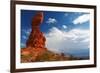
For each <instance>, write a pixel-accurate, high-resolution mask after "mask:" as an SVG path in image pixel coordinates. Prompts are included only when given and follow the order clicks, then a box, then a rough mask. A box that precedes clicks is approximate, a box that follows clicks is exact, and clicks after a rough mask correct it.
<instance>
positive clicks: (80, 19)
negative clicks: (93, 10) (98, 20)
mask: <svg viewBox="0 0 100 73" xmlns="http://www.w3.org/2000/svg"><path fill="white" fill-rule="evenodd" d="M89 19H90V15H89V14H83V15H81V16H79V17H78V18H76V19H75V20H74V21H73V23H74V24H82V23H84V22H87V21H89Z"/></svg>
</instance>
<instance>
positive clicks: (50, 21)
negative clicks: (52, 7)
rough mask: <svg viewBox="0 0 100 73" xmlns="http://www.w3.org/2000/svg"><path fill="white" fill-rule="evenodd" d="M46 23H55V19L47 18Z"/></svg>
mask: <svg viewBox="0 0 100 73" xmlns="http://www.w3.org/2000/svg"><path fill="white" fill-rule="evenodd" d="M46 23H48V24H55V23H57V20H56V19H55V18H48V20H47V21H46Z"/></svg>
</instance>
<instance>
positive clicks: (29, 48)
mask: <svg viewBox="0 0 100 73" xmlns="http://www.w3.org/2000/svg"><path fill="white" fill-rule="evenodd" d="M43 17H44V16H43V12H37V13H36V15H35V16H34V17H33V19H32V31H31V33H30V35H29V38H28V40H27V42H26V47H25V48H23V49H21V55H22V56H21V58H22V60H21V62H33V61H35V60H36V59H37V58H38V56H40V55H42V54H43V53H44V52H45V51H46V50H47V49H46V48H45V41H46V38H45V37H44V35H43V32H41V31H40V25H41V23H42V22H43ZM24 56H26V57H27V58H25V57H24ZM24 58H25V59H24Z"/></svg>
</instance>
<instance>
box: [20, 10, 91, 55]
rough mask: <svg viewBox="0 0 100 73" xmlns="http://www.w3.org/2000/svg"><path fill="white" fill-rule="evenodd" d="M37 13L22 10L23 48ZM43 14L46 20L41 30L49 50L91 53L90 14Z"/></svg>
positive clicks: (50, 12)
mask: <svg viewBox="0 0 100 73" xmlns="http://www.w3.org/2000/svg"><path fill="white" fill-rule="evenodd" d="M36 12H37V11H34V10H21V47H25V43H26V40H27V39H28V36H29V34H30V31H31V21H32V17H33V16H34V15H35V14H36ZM43 12H44V20H43V23H42V24H41V26H40V30H41V31H42V32H44V35H45V37H46V47H47V48H49V49H50V50H52V51H55V52H60V53H61V52H63V53H70V52H73V51H75V52H76V51H79V52H82V51H83V50H84V51H85V52H86V51H89V36H90V35H89V26H90V18H89V17H90V14H89V13H83V12H53V11H43ZM88 54H89V53H87V55H88Z"/></svg>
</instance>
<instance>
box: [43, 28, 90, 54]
mask: <svg viewBox="0 0 100 73" xmlns="http://www.w3.org/2000/svg"><path fill="white" fill-rule="evenodd" d="M45 36H46V46H47V47H48V48H49V50H52V51H57V52H64V51H70V50H77V49H78V50H79V49H88V48H89V36H90V35H89V30H82V29H72V30H70V31H68V32H65V31H63V30H59V29H58V28H56V27H53V28H52V29H50V32H49V33H46V34H45Z"/></svg>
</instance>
